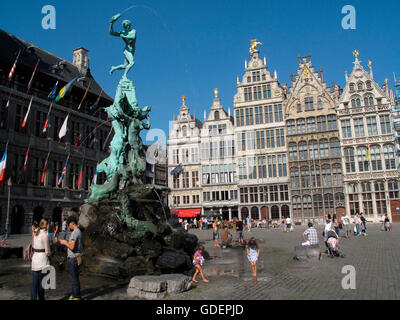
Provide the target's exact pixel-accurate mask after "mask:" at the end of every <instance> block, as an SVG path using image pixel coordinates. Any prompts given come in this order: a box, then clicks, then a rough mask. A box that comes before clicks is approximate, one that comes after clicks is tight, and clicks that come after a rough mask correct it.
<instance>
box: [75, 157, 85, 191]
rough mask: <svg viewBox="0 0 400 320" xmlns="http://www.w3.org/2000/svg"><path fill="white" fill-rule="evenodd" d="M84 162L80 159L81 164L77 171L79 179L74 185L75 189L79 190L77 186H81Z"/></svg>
mask: <svg viewBox="0 0 400 320" xmlns="http://www.w3.org/2000/svg"><path fill="white" fill-rule="evenodd" d="M84 161H85V159H82V163H81V168H80V170H79V178H78V181H77V183H76V187H77V188H79V186H80V185H81V184H82V178H83V162H84Z"/></svg>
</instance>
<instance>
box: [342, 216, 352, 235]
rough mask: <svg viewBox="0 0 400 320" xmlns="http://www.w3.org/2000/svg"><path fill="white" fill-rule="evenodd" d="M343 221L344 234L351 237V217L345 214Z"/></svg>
mask: <svg viewBox="0 0 400 320" xmlns="http://www.w3.org/2000/svg"><path fill="white" fill-rule="evenodd" d="M342 222H343V229H344V235H345V237H346V238H349V236H350V235H351V225H350V218H349V217H348V216H346V215H344V216H343V217H342Z"/></svg>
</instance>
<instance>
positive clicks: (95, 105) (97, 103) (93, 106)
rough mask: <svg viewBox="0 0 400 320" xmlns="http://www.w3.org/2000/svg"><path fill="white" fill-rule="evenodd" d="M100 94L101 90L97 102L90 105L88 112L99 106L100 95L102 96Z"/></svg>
mask: <svg viewBox="0 0 400 320" xmlns="http://www.w3.org/2000/svg"><path fill="white" fill-rule="evenodd" d="M102 94H103V89H101V91H100V95H99V97H98V98H97V100H96V102H95V103H94V105H92V106H91V107H90V110H93V109H97V106H98V105H99V102H100V99H101V95H102Z"/></svg>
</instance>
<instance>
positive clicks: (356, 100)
mask: <svg viewBox="0 0 400 320" xmlns="http://www.w3.org/2000/svg"><path fill="white" fill-rule="evenodd" d="M351 106H352V107H353V108H357V107H361V97H360V96H353V97H352V98H351Z"/></svg>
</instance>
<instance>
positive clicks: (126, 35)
mask: <svg viewBox="0 0 400 320" xmlns="http://www.w3.org/2000/svg"><path fill="white" fill-rule="evenodd" d="M120 17H121V14H117V15H115V16H114V17H112V18H111V21H110V34H111V35H112V36H115V37H120V38H122V40H124V42H125V44H126V46H125V50H124V55H125V64H122V65H119V66H115V67H112V68H111V70H110V75H112V74H113V73H114V71H116V70H125V73H124V75H123V77H122V79H124V80H126V79H127V75H128V72H129V71H130V70H131V69H132V68H133V66H134V65H135V60H134V55H135V47H136V30H135V29H132V23H131V22H130V21H129V20H124V21H123V22H122V27H123V31H121V32H115V31H114V23H115V22H116V21H117V20H118V19H119V18H120Z"/></svg>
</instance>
